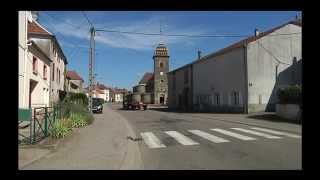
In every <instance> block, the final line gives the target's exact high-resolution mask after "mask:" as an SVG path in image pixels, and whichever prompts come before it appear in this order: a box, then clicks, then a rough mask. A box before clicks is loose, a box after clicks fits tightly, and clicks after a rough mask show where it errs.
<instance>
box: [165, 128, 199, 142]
mask: <svg viewBox="0 0 320 180" xmlns="http://www.w3.org/2000/svg"><path fill="white" fill-rule="evenodd" d="M165 133H166V134H168V135H169V136H171V137H173V138H174V139H175V140H177V141H178V142H179V143H180V144H183V145H196V144H199V143H197V142H195V141H193V140H192V139H190V138H188V137H187V136H185V135H183V134H181V133H179V132H177V131H166V132H165Z"/></svg>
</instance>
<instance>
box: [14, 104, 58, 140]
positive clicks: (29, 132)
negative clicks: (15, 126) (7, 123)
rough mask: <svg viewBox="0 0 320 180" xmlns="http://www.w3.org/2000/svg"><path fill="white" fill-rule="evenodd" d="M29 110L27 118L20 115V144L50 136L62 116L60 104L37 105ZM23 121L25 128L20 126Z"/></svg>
mask: <svg viewBox="0 0 320 180" xmlns="http://www.w3.org/2000/svg"><path fill="white" fill-rule="evenodd" d="M28 111H29V113H30V115H29V116H27V118H24V119H21V118H20V116H19V144H35V143H37V142H39V141H41V140H42V139H44V138H46V137H48V136H49V135H50V133H49V131H50V129H51V128H52V127H53V125H54V123H55V121H56V120H58V119H60V118H61V108H60V106H54V107H36V108H32V109H29V110H28ZM19 113H20V112H19ZM22 123H24V124H25V126H26V127H25V128H23V127H21V126H20V124H22ZM28 126H29V127H28Z"/></svg>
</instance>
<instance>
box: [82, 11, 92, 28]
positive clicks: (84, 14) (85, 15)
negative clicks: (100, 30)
mask: <svg viewBox="0 0 320 180" xmlns="http://www.w3.org/2000/svg"><path fill="white" fill-rule="evenodd" d="M82 14H83V16H84V17H85V18H86V20H87V21H88V23H89V25H90V26H91V27H93V24H92V22H91V21H90V19H89V18H88V16H87V14H86V12H84V11H82Z"/></svg>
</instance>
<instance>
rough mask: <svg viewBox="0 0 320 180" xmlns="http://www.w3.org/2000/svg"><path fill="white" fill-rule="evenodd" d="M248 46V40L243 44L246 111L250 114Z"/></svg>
mask: <svg viewBox="0 0 320 180" xmlns="http://www.w3.org/2000/svg"><path fill="white" fill-rule="evenodd" d="M247 47H248V44H247V42H245V44H244V45H243V52H244V81H245V84H244V85H245V86H244V89H245V98H244V100H245V103H244V113H245V114H248V113H249V109H248V100H249V98H248V94H249V92H248V91H249V88H248V63H247Z"/></svg>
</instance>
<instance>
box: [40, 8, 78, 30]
mask: <svg viewBox="0 0 320 180" xmlns="http://www.w3.org/2000/svg"><path fill="white" fill-rule="evenodd" d="M43 14H45V15H47V16H49V17H51V19H53V20H56V21H57V22H61V21H62V22H63V23H64V24H67V25H69V26H70V27H71V26H72V27H74V28H76V29H80V28H81V27H82V25H83V23H81V24H80V25H75V24H72V23H69V22H68V21H66V20H64V19H62V18H58V17H56V16H52V15H50V14H48V13H46V12H43Z"/></svg>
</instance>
